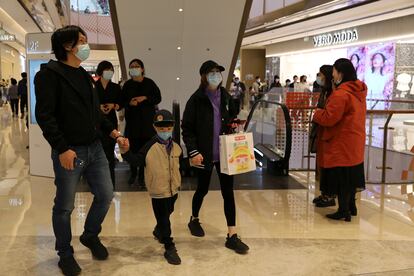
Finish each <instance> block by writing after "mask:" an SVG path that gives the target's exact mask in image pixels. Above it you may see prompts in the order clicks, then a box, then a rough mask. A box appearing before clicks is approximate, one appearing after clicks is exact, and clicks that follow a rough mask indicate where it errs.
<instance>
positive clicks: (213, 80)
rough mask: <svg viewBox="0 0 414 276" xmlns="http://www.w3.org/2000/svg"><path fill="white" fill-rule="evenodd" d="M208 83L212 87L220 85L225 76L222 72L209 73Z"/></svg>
mask: <svg viewBox="0 0 414 276" xmlns="http://www.w3.org/2000/svg"><path fill="white" fill-rule="evenodd" d="M207 81H208V84H210V86H212V87H218V86H219V84H220V83H221V82H222V81H223V76H222V75H221V73H220V72H210V73H208V74H207Z"/></svg>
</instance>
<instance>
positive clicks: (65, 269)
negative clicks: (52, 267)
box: [58, 256, 82, 276]
mask: <svg viewBox="0 0 414 276" xmlns="http://www.w3.org/2000/svg"><path fill="white" fill-rule="evenodd" d="M58 266H59V268H60V269H61V270H62V273H63V275H65V276H76V275H79V274H80V273H81V271H82V269H81V268H80V266H79V265H78V263H77V262H76V260H75V258H74V257H73V256H69V257H61V258H60V260H59V262H58Z"/></svg>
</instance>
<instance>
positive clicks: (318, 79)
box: [316, 77, 325, 86]
mask: <svg viewBox="0 0 414 276" xmlns="http://www.w3.org/2000/svg"><path fill="white" fill-rule="evenodd" d="M316 83H317V84H319V86H324V85H325V82H324V81H323V80H322V79H321V77H316Z"/></svg>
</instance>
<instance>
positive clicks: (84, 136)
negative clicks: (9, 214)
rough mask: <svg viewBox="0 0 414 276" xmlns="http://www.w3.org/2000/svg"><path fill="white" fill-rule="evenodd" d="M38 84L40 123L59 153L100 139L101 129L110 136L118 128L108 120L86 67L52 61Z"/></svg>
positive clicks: (37, 108)
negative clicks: (102, 110)
mask: <svg viewBox="0 0 414 276" xmlns="http://www.w3.org/2000/svg"><path fill="white" fill-rule="evenodd" d="M75 70H79V71H75ZM73 75H77V76H80V77H81V79H74V78H72V77H71V76H73ZM83 77H84V78H83ZM82 78H83V79H82ZM34 85H35V94H36V110H35V114H36V120H37V122H38V124H39V126H40V128H41V129H42V131H43V136H44V137H45V138H46V140H47V141H48V142H49V144H50V145H51V147H52V149H54V150H57V151H58V152H59V153H63V152H65V151H67V150H68V149H70V146H84V145H85V146H86V145H89V144H91V143H92V142H94V141H95V140H97V139H98V138H99V137H100V135H101V130H102V131H103V133H104V135H109V134H110V133H111V131H112V130H113V129H114V127H113V125H112V123H111V122H110V121H109V120H107V119H106V118H104V116H103V114H102V112H101V110H100V108H99V98H98V95H97V93H96V91H95V85H94V82H93V80H92V78H91V77H90V76H89V74H88V73H87V72H86V71H85V69H83V68H82V67H79V68H78V69H76V68H73V67H70V66H68V65H66V64H63V63H61V62H59V61H54V60H50V61H49V62H48V64H47V65H46V66H44V67H43V68H42V69H41V70H40V71H39V72H38V73H37V74H36V76H35V79H34ZM85 87H86V88H87V87H88V88H89V89H88V90H87V89H84V88H85ZM85 90H86V91H85Z"/></svg>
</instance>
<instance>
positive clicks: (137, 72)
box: [129, 68, 142, 77]
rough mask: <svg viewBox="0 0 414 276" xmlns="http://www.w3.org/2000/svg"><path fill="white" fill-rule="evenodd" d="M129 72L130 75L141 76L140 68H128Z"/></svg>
mask: <svg viewBox="0 0 414 276" xmlns="http://www.w3.org/2000/svg"><path fill="white" fill-rule="evenodd" d="M129 74H130V75H131V77H141V76H142V68H129Z"/></svg>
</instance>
